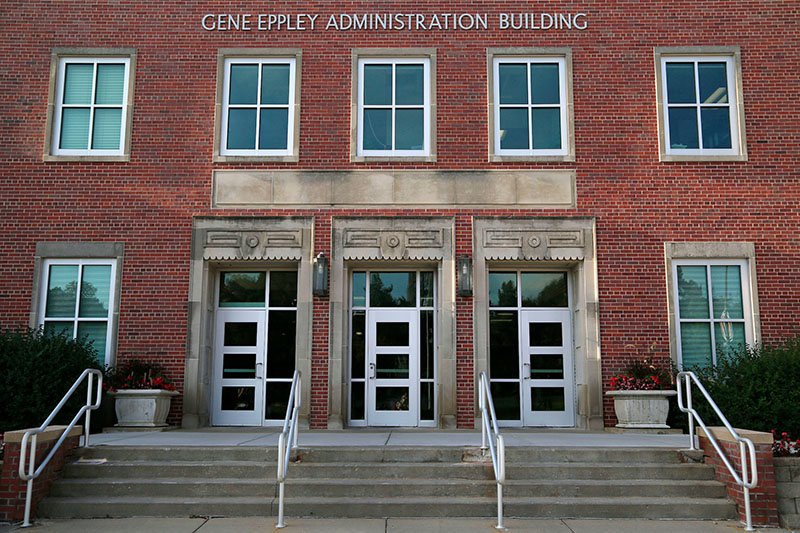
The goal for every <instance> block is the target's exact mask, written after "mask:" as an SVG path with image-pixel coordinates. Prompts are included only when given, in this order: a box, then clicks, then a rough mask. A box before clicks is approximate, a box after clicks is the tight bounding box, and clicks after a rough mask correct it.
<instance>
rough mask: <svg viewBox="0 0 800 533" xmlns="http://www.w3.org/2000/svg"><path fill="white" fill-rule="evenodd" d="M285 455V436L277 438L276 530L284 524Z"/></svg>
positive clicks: (284, 525)
mask: <svg viewBox="0 0 800 533" xmlns="http://www.w3.org/2000/svg"><path fill="white" fill-rule="evenodd" d="M284 455H286V434H285V433H281V434H280V435H279V436H278V491H279V492H278V524H277V525H276V526H275V527H276V528H277V529H283V528H285V527H286V524H285V523H284V522H283V482H284V480H285V479H286V471H285V470H284V462H283V457H284Z"/></svg>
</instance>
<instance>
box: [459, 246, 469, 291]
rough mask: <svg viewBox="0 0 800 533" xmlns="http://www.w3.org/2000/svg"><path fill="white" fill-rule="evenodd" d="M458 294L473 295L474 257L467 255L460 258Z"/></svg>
mask: <svg viewBox="0 0 800 533" xmlns="http://www.w3.org/2000/svg"><path fill="white" fill-rule="evenodd" d="M458 295H459V296H472V258H471V257H469V256H466V255H462V256H461V257H459V258H458Z"/></svg>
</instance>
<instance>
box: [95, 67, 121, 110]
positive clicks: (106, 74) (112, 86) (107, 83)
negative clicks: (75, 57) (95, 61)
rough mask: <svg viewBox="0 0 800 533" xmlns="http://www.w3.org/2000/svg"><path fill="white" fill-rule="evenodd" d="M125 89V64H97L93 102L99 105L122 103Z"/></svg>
mask: <svg viewBox="0 0 800 533" xmlns="http://www.w3.org/2000/svg"><path fill="white" fill-rule="evenodd" d="M124 89H125V65H123V64H102V65H97V87H96V89H95V99H94V102H95V103H96V104H100V105H122V103H123V102H122V93H123V92H124Z"/></svg>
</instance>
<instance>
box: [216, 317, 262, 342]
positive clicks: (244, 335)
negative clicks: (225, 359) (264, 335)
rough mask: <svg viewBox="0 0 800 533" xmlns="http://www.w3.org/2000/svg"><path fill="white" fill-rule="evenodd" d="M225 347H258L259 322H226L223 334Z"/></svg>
mask: <svg viewBox="0 0 800 533" xmlns="http://www.w3.org/2000/svg"><path fill="white" fill-rule="evenodd" d="M223 345H224V346H256V345H258V323H257V322H226V323H225V332H224V334H223Z"/></svg>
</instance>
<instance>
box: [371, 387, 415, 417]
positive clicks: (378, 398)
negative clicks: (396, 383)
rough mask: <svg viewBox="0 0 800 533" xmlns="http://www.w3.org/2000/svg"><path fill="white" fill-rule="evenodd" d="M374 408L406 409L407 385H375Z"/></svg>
mask: <svg viewBox="0 0 800 533" xmlns="http://www.w3.org/2000/svg"><path fill="white" fill-rule="evenodd" d="M375 409H376V410H378V411H408V387H376V388H375Z"/></svg>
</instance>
